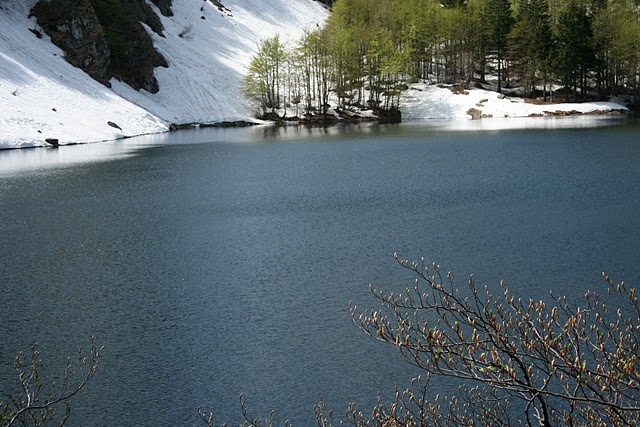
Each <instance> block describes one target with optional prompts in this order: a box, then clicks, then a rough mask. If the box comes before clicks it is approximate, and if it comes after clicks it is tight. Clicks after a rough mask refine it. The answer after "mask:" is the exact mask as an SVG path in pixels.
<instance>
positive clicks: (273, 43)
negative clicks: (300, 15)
mask: <svg viewBox="0 0 640 427" xmlns="http://www.w3.org/2000/svg"><path fill="white" fill-rule="evenodd" d="M286 57H287V54H286V51H285V48H284V45H283V44H282V43H281V42H280V36H279V35H277V34H276V35H275V36H273V37H272V38H269V39H266V40H263V41H262V42H261V43H260V45H259V47H258V52H257V53H256V54H255V55H254V56H253V57H252V59H251V63H250V64H249V70H248V71H249V72H248V74H247V76H246V77H245V79H244V85H243V88H242V89H243V93H244V94H245V96H247V97H248V98H250V99H254V100H256V101H257V102H258V104H259V105H260V108H261V110H262V116H263V117H266V116H267V115H268V114H269V115H270V116H273V115H276V116H277V113H278V110H279V109H280V107H281V106H282V98H281V94H282V92H281V90H282V86H283V81H284V77H285V76H286V74H285V72H284V71H285V70H284V67H285V64H286Z"/></svg>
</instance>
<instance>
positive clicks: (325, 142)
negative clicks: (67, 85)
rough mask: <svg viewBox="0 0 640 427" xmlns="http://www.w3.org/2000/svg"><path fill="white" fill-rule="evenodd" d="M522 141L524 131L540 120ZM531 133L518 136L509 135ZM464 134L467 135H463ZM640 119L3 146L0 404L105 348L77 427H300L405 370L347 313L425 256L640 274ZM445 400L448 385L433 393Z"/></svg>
mask: <svg viewBox="0 0 640 427" xmlns="http://www.w3.org/2000/svg"><path fill="white" fill-rule="evenodd" d="M532 123H533V124H534V126H535V127H533V128H528V126H530V125H531V124H532ZM514 124H516V125H522V128H520V129H516V130H506V129H501V128H503V127H506V126H513V125H514ZM463 128H464V129H463ZM460 129H463V130H460ZM639 212H640V126H639V123H638V122H637V121H630V120H625V119H618V120H614V119H594V118H589V119H587V118H574V119H559V118H558V119H549V120H546V119H541V120H539V121H535V120H533V121H532V120H528V121H523V122H518V121H516V120H515V119H509V120H507V121H501V120H498V119H492V120H485V121H483V122H471V121H466V122H464V123H463V124H462V126H461V122H455V123H452V122H445V121H442V122H430V123H408V124H402V125H399V126H377V125H362V126H347V127H334V128H329V129H312V130H308V129H303V128H280V129H274V128H264V127H260V128H251V129H202V130H194V131H181V132H178V133H173V134H168V135H157V136H149V137H141V138H134V139H130V140H125V141H119V142H112V143H101V144H91V145H86V146H73V147H61V148H59V149H57V150H55V149H46V148H43V149H36V150H14V151H4V152H0V218H1V222H0V284H1V286H2V298H1V299H0V321H1V324H2V327H1V328H0V342H1V343H2V346H1V348H0V391H1V396H2V397H0V399H3V398H4V397H5V396H6V395H7V394H8V393H10V392H16V391H17V376H16V374H15V372H14V371H13V370H12V365H11V364H12V359H13V357H14V355H15V354H16V352H17V351H19V350H26V349H28V348H29V345H30V344H31V343H32V342H38V343H39V346H40V349H41V351H42V357H43V359H44V361H45V365H46V369H47V371H46V372H47V373H48V375H49V376H50V377H51V378H59V374H60V373H61V371H62V365H63V361H64V359H65V357H67V356H73V354H74V351H75V349H76V347H77V346H78V345H79V344H82V343H84V344H87V343H88V338H89V337H90V336H91V335H95V336H96V337H97V341H98V342H99V343H101V344H103V345H104V346H105V347H106V350H105V352H104V356H103V360H102V363H101V365H100V368H99V371H98V374H97V376H96V377H95V379H94V380H93V381H92V382H91V383H90V384H89V386H88V387H87V388H86V389H85V390H84V391H83V393H82V394H81V395H80V396H78V397H77V398H76V399H75V400H74V402H73V410H72V416H71V419H70V422H69V424H68V425H71V426H85V425H92V426H94V425H95V426H114V425H162V426H192V425H193V426H196V425H200V424H199V423H198V420H197V419H196V409H197V407H198V406H202V407H203V408H204V409H205V410H210V411H213V412H214V413H215V414H216V417H217V420H218V421H219V422H221V421H225V420H229V421H238V420H239V418H240V416H241V412H240V405H239V399H238V396H239V394H240V393H241V392H244V393H245V396H246V399H247V403H248V405H249V409H250V411H251V414H253V415H255V416H264V415H266V414H267V413H268V410H269V409H274V410H275V411H276V418H277V419H278V420H280V421H282V420H284V419H290V420H292V421H293V422H294V423H295V424H296V425H302V426H305V425H312V423H313V422H314V418H313V405H314V404H315V403H316V402H317V401H318V399H319V398H320V397H321V396H324V398H325V399H326V401H327V404H328V406H331V407H333V408H334V409H335V410H336V414H337V416H340V415H341V414H343V413H344V412H345V410H346V407H347V404H348V403H349V402H352V401H355V402H356V403H357V404H358V405H359V406H360V407H361V408H362V409H363V410H365V411H367V412H368V411H369V409H370V408H371V406H372V405H373V403H374V402H375V400H376V395H377V394H380V396H381V397H382V398H383V400H384V401H389V400H390V399H391V398H392V393H393V387H394V385H395V384H398V385H399V386H401V387H404V386H406V385H408V382H409V380H410V378H411V376H412V375H414V372H413V371H412V370H411V369H409V368H408V367H407V366H406V365H405V364H404V363H403V362H402V360H401V359H400V358H399V357H398V355H397V354H396V353H395V351H394V349H392V348H387V347H385V346H383V345H381V344H378V343H375V342H372V340H370V339H368V338H367V337H366V336H365V335H364V334H363V333H362V332H360V331H359V330H358V329H357V328H356V327H355V326H353V324H352V323H351V320H350V318H349V311H348V307H349V301H353V302H354V303H356V304H357V305H358V306H359V307H376V306H375V301H374V299H373V298H372V297H371V295H370V294H369V292H368V283H373V284H375V285H376V286H379V287H382V288H385V289H388V290H394V289H399V288H401V289H404V287H405V286H406V285H409V284H411V283H412V281H413V277H412V276H411V275H410V274H409V273H408V272H407V271H404V270H402V269H401V268H400V267H398V266H397V265H396V264H395V263H394V261H393V258H392V255H393V253H394V252H398V254H399V255H400V256H401V257H403V258H409V259H418V258H419V257H420V256H425V257H426V259H427V260H429V261H437V262H438V263H439V264H441V265H442V266H443V269H445V270H451V271H452V273H453V276H454V279H456V281H457V282H458V283H460V284H461V285H464V283H466V280H467V276H468V275H469V274H471V273H473V274H474V277H475V279H476V281H477V282H478V283H479V284H481V285H484V284H487V285H489V286H497V284H498V282H499V280H500V279H504V280H505V281H506V282H507V283H508V284H509V285H510V286H511V288H512V290H513V291H514V293H516V294H518V295H521V296H523V297H527V298H528V297H533V298H546V297H547V295H548V292H549V291H550V290H554V291H555V292H556V293H559V294H563V293H564V294H568V295H570V296H572V297H574V296H575V297H576V298H578V297H579V296H580V295H582V294H583V293H584V291H585V290H586V289H593V288H599V287H602V286H603V281H602V279H601V276H600V274H601V272H602V271H606V272H607V273H609V274H610V275H611V276H612V277H613V278H614V279H615V280H616V281H620V280H625V281H626V282H627V283H629V284H632V285H633V284H635V283H637V282H638V280H639V279H640V262H639V261H640V214H639ZM439 387H440V390H437V391H443V392H447V391H450V390H447V385H446V384H441V385H440V386H439Z"/></svg>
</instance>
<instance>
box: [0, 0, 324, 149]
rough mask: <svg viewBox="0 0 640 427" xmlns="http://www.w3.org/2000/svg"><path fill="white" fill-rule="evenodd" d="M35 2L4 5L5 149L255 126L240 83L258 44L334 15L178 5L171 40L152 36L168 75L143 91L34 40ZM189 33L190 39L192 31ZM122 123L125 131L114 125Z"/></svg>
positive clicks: (307, 7)
mask: <svg viewBox="0 0 640 427" xmlns="http://www.w3.org/2000/svg"><path fill="white" fill-rule="evenodd" d="M35 3H36V0H25V1H21V2H5V3H2V5H1V6H0V26H1V27H2V29H3V30H2V32H1V33H0V148H19V147H32V146H44V145H47V143H46V142H45V139H47V138H52V139H58V140H59V142H60V144H70V143H80V142H94V141H103V140H112V139H118V138H123V137H128V136H133V135H140V134H146V133H157V132H165V131H167V130H168V129H169V125H170V124H171V123H176V124H185V123H194V122H197V123H216V122H222V121H229V120H246V119H249V118H251V116H252V112H251V110H250V108H249V107H248V106H247V105H246V104H245V103H244V102H243V101H242V97H241V96H240V93H239V87H240V81H241V79H242V75H243V73H244V69H245V66H246V64H248V62H249V60H250V58H251V55H252V53H253V52H254V50H255V48H256V46H257V44H258V42H259V41H260V40H261V39H263V38H265V37H268V36H271V35H273V34H275V33H280V34H281V36H282V37H283V39H284V40H294V39H296V38H297V37H298V36H300V35H301V34H302V32H303V31H304V29H305V28H314V27H316V26H317V25H321V24H322V23H323V22H324V19H325V18H326V16H327V14H328V11H327V9H326V8H325V7H324V5H323V4H321V3H319V2H316V1H315V0H296V1H293V2H287V1H283V0H261V1H260V2H255V1H250V0H227V1H225V2H224V6H225V7H226V8H225V9H222V10H220V9H219V8H218V7H216V6H214V4H213V3H212V2H209V1H206V2H195V1H193V0H174V1H173V7H172V9H173V16H169V17H167V16H163V15H162V14H161V13H159V11H157V8H156V7H155V5H151V7H152V8H154V9H155V10H156V11H157V12H158V13H157V15H158V16H159V17H160V19H161V21H162V25H163V27H164V31H163V34H164V37H162V36H160V35H158V34H156V33H155V32H153V31H151V29H149V33H150V34H151V36H152V38H153V42H154V45H155V47H156V49H157V50H158V51H159V52H160V53H161V54H162V55H163V56H164V57H165V58H166V60H167V63H168V65H169V66H168V67H167V68H162V67H159V68H156V69H155V77H156V79H157V81H158V85H159V90H158V92H157V93H155V94H152V93H150V92H147V91H145V90H144V89H142V90H140V91H136V90H134V89H132V88H131V87H129V86H128V85H126V84H124V83H122V82H120V81H118V80H115V79H111V81H110V83H111V86H112V88H111V89H110V88H107V87H106V86H104V85H102V84H100V83H98V82H96V81H95V80H93V79H92V78H91V77H89V76H88V75H87V74H85V73H84V72H82V71H81V70H79V69H78V68H75V67H73V66H72V65H70V64H69V63H68V62H67V61H65V59H64V53H63V52H62V51H61V50H60V49H59V48H57V47H56V46H54V45H53V44H52V43H51V41H50V39H49V37H47V36H46V35H44V36H43V37H42V38H37V37H36V35H35V34H34V33H33V32H32V31H30V30H31V29H38V27H37V24H36V21H35V18H29V17H28V16H29V11H30V10H31V8H32V7H33V6H34V5H35ZM185 32H186V33H185ZM108 122H111V123H112V124H115V125H117V126H118V127H119V128H120V129H118V128H116V127H113V126H111V125H109V124H108Z"/></svg>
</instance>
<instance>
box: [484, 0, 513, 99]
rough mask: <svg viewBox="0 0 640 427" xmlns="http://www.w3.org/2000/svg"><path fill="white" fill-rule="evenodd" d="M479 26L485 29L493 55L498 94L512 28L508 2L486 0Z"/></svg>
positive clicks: (505, 0)
mask: <svg viewBox="0 0 640 427" xmlns="http://www.w3.org/2000/svg"><path fill="white" fill-rule="evenodd" d="M481 14H482V15H481V16H482V21H481V25H482V26H483V28H484V29H485V34H484V39H485V41H486V43H487V46H488V47H489V50H490V52H491V53H493V54H494V55H495V58H496V62H497V71H498V92H501V91H502V80H504V78H505V73H504V59H505V55H506V50H507V43H508V36H509V33H510V32H511V27H512V26H513V21H514V20H513V16H512V14H511V4H510V3H509V0H486V1H485V3H484V7H483V8H482V11H481Z"/></svg>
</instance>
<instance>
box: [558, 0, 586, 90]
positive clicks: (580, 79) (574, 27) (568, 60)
mask: <svg viewBox="0 0 640 427" xmlns="http://www.w3.org/2000/svg"><path fill="white" fill-rule="evenodd" d="M556 33H557V34H556V40H557V43H556V49H555V52H554V57H555V61H556V72H557V73H558V75H559V76H561V78H562V80H563V83H564V85H565V89H566V91H567V92H568V90H569V88H573V100H574V101H575V100H576V99H577V92H578V87H580V89H581V91H580V92H581V96H582V98H585V96H586V87H587V74H588V72H589V71H590V70H591V69H592V68H593V66H594V63H595V52H594V49H593V44H592V39H593V32H592V28H591V18H590V16H589V15H588V11H587V9H586V7H584V6H583V5H581V4H579V3H578V1H577V0H570V1H569V3H568V4H567V5H566V7H565V9H563V10H562V11H561V12H560V15H559V18H558V23H557V25H556Z"/></svg>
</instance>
